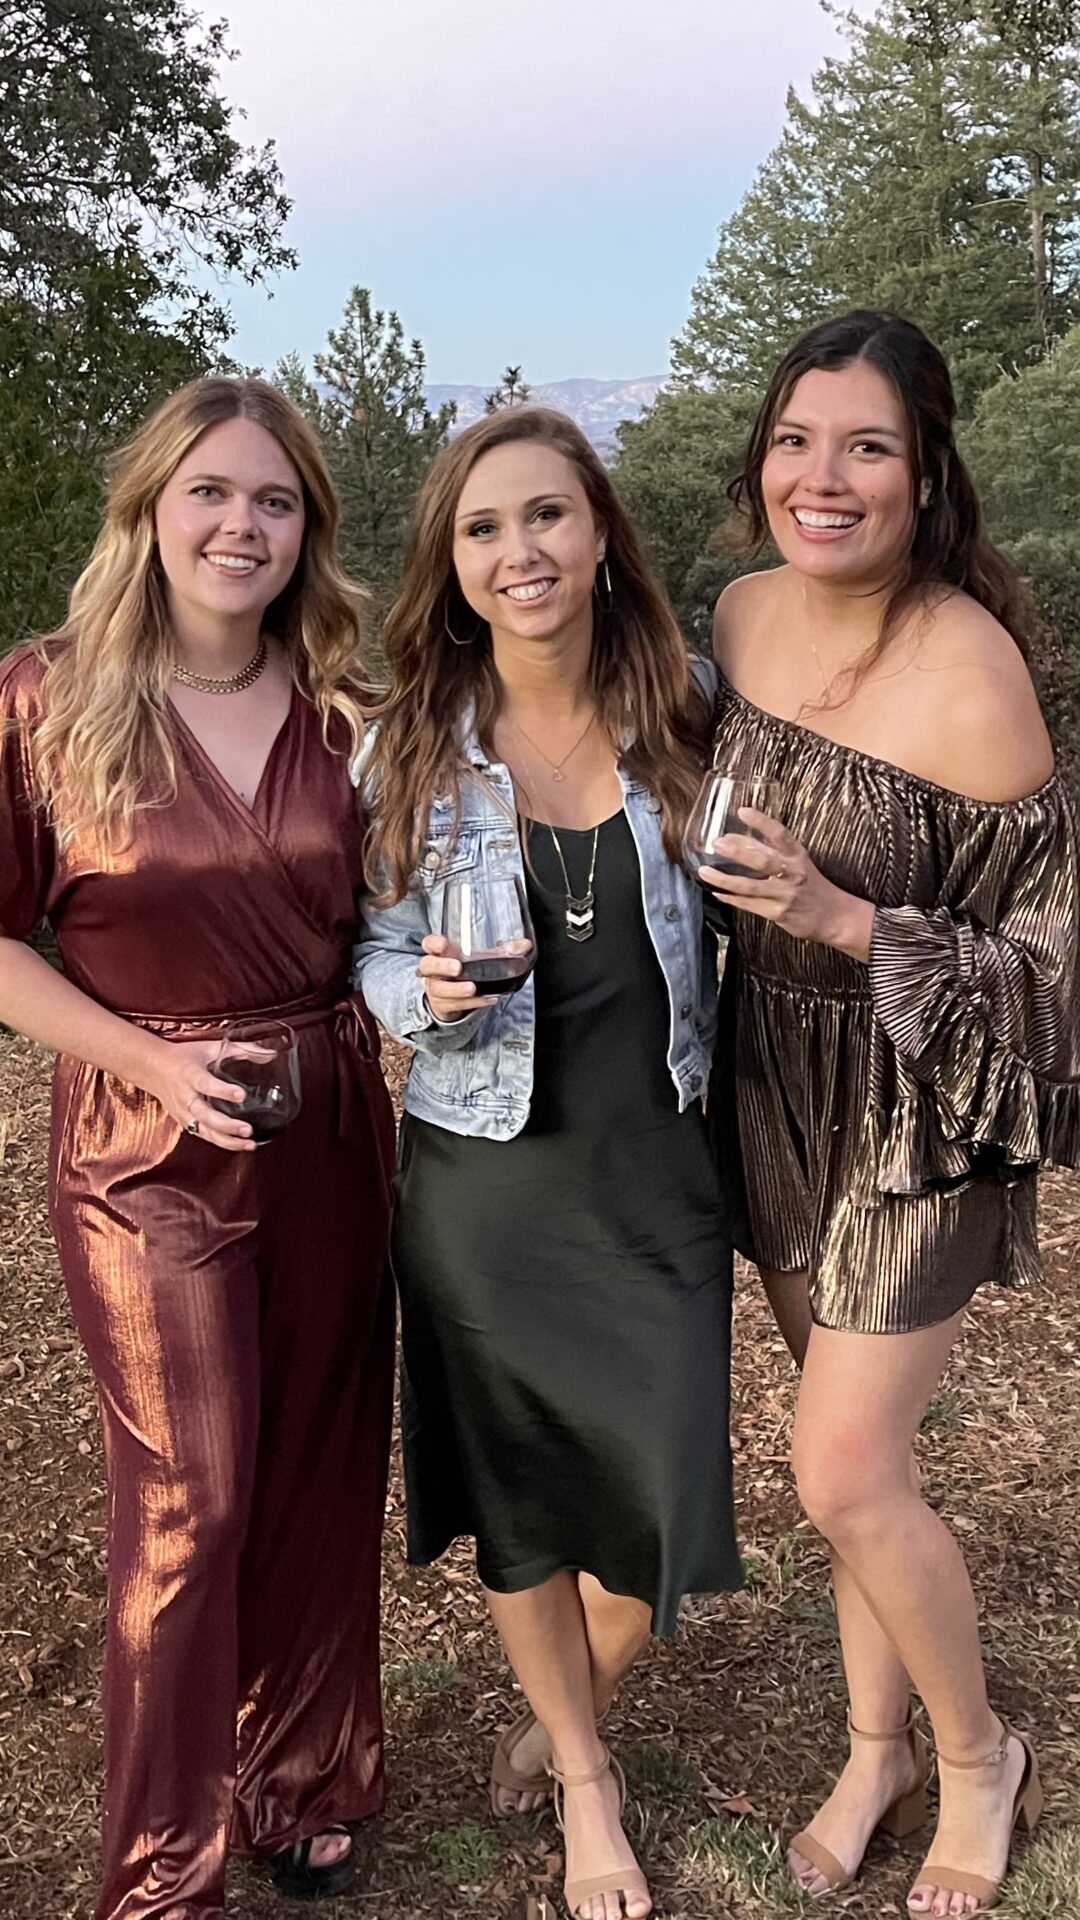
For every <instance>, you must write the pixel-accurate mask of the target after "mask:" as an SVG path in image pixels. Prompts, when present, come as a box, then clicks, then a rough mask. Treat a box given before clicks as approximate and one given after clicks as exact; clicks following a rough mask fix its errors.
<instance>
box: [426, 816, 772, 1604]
mask: <svg viewBox="0 0 1080 1920" xmlns="http://www.w3.org/2000/svg"><path fill="white" fill-rule="evenodd" d="M559 838H560V841H561V843H562V846H563V851H564V855H565V858H566V862H567V866H568V869H569V871H570V877H571V881H572V883H573V885H574V888H575V891H577V892H582V893H583V892H584V890H585V876H586V875H587V873H588V868H589V859H590V854H591V851H592V833H591V832H589V833H576V832H564V831H563V830H562V829H560V831H559ZM529 845H530V863H531V866H532V868H533V872H532V873H531V874H530V875H529V876H528V890H529V897H530V903H531V907H532V913H533V919H534V925H535V929H536V935H537V947H538V961H537V966H536V974H535V982H536V1044H535V1080H534V1089H533V1096H532V1102H531V1106H530V1114H529V1119H528V1122H527V1124H526V1126H525V1128H524V1130H523V1131H522V1132H521V1133H520V1134H519V1135H518V1136H517V1137H516V1138H514V1139H512V1140H507V1141H495V1140H487V1139H479V1138H472V1137H466V1136H464V1135H461V1134H457V1133H452V1132H450V1131H449V1130H448V1129H446V1128H443V1127H440V1126H436V1125H433V1124H431V1123H430V1122H427V1121H424V1120H419V1119H416V1118H414V1117H412V1116H409V1115H406V1118H405V1120H404V1122H403V1126H402V1139H401V1148H400V1161H399V1171H398V1176H397V1205H396V1209H395V1214H394V1229H393V1263H394V1270H395V1273H396V1276H397V1281H398V1287H399V1290H400V1297H401V1313H402V1345H403V1353H404V1372H403V1381H402V1433H403V1447H404V1459H405V1475H406V1486H407V1494H408V1545H409V1556H410V1559H412V1560H414V1561H418V1562H427V1561H431V1560H434V1559H436V1558H437V1557H438V1555H440V1554H441V1553H443V1552H444V1551H445V1549H446V1548H447V1547H448V1546H449V1545H450V1543H451V1541H452V1540H453V1539H454V1538H455V1537H456V1536H458V1535H472V1536H473V1537H474V1538H475V1541H476V1556H477V1568H478V1572H479V1574H480V1578H481V1579H482V1580H483V1581H484V1583H485V1585H486V1586H488V1587H490V1588H491V1589H493V1590H494V1591H496V1592H499V1593H516V1592H519V1591H521V1590H522V1589H525V1588H529V1587H533V1586H536V1585H538V1584H539V1583H540V1582H542V1581H544V1580H546V1579H548V1578H549V1577H550V1576H551V1575H552V1574H554V1573H556V1572H559V1571H562V1570H572V1571H581V1570H584V1571H587V1572H589V1573H591V1574H593V1575H595V1577H596V1578H597V1579H598V1580H599V1581H600V1582H601V1584H602V1585H603V1586H604V1587H606V1588H607V1589H608V1590H609V1591H610V1592H613V1593H618V1594H626V1595H632V1596H634V1597H636V1598H637V1599H639V1600H642V1601H643V1602H645V1603H646V1604H647V1605H648V1606H649V1607H650V1608H651V1609H652V1619H653V1627H654V1630H655V1631H656V1632H657V1633H670V1632H671V1631H672V1630H673V1628H674V1625H675V1618H676V1613H677V1610H678V1605H679V1601H680V1599H681V1597H682V1596H683V1595H684V1594H687V1593H711V1592H716V1591H719V1590H722V1589H727V1588H732V1587H735V1586H737V1585H738V1584H739V1580H740V1568H739V1559H738V1554H737V1551H736V1547H735V1538H734V1528H733V1521H732V1495H731V1460H730V1449H729V1439H728V1373H729V1351H730V1318H731V1280H732V1256H731V1244H730V1240H729V1238H728V1235H727V1233H726V1230H725V1225H724V1220H723V1217H722V1213H721V1205H720V1194H719V1188H718V1182H717V1179H716V1175H715V1172H714V1170H713V1166H712V1162H711V1157H710V1153H709V1147H708V1142H707V1139H706V1134H705V1128H704V1122H703V1118H702V1113H701V1110H700V1107H698V1106H694V1107H692V1108H690V1109H688V1110H687V1111H686V1112H684V1113H682V1114H680V1113H679V1111H678V1098H677V1095H676V1092H675V1088H674V1085H673V1083H672V1079H671V1075H670V1073H669V1071H668V1067H667V1063H666V1055H667V1049H668V1037H669V1011H668V1002H667V994H666V990H665V987H664V981H663V975H662V973H661V970H660V965H659V962H658V960H657V957H656V954H655V952H654V950H653V947H652V943H651V939H650V936H649V932H648V929H647V926H646V923H645V919H644V914H643V911H642V900H641V873H640V868H639V864H638V858H637V854H636V851H635V848H634V843H633V837H632V835H631V832H630V828H629V825H628V823H627V821H626V818H625V815H624V814H622V813H619V814H617V815H615V816H614V817H613V818H612V819H611V820H609V821H607V822H606V823H605V824H604V825H603V826H602V827H601V829H600V833H599V840H598V846H597V866H596V878H595V895H596V930H595V933H594V935H593V937H592V938H591V939H590V940H587V941H585V942H583V943H581V944H575V943H574V942H573V941H571V940H569V939H568V938H567V934H566V929H565V922H564V917H563V916H564V905H565V889H564V886H563V881H562V875H561V873H560V871H559V867H558V862H557V859H556V856H555V852H554V848H553V846H552V842H551V836H550V832H549V830H548V829H547V828H546V827H540V826H534V827H533V828H532V831H531V833H530V836H529Z"/></svg>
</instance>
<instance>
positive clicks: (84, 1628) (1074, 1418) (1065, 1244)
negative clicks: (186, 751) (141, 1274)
mask: <svg viewBox="0 0 1080 1920" xmlns="http://www.w3.org/2000/svg"><path fill="white" fill-rule="evenodd" d="M46 1125H47V1087H46V1076H45V1071H44V1067H43V1062H42V1056H41V1055H40V1053H39V1052H38V1051H37V1050H36V1049H34V1048H32V1047H30V1046H29V1045H27V1044H25V1043H23V1042H21V1041H13V1040H10V1039H3V1038H0V1392H2V1395H3V1420H2V1424H0V1758H2V1762H3V1764H2V1767H0V1920H88V1916H89V1914H90V1912H91V1906H92V1892H93V1873H94V1859H95V1849H96V1800H97V1788H98V1769H99V1762H100V1752H99V1741H98V1714H97V1687H98V1664H99V1653H100V1619H101V1605H102V1593H103V1538H104V1535H103V1514H102V1504H101V1494H100V1483H101V1458H100V1445H99V1439H98V1429H97V1418H96V1410H95V1406H94V1396H93V1389H92V1385H91V1381H90V1377H89V1374H88V1371H87V1368H86V1366H85V1363H84V1361H83V1359H82V1355H81V1353H80V1351H79V1348H78V1345H77V1342H76V1340H75V1336H74V1333H73V1332H72V1329H71V1325H70V1321H69V1317H68V1312H67V1306H66V1302H65V1299H64V1295H63V1290H62V1287H61V1285H60V1282H59V1278H58V1274H57V1269H56V1261H55V1256H54V1253H53V1248H52V1243H51V1241H50V1238H49V1232H48V1226H47V1222H46V1219H45V1211H44V1198H45V1194H44V1188H45V1168H44V1141H45V1132H46ZM1044 1217H1045V1240H1046V1245H1047V1249H1048V1255H1049V1265H1050V1270H1051V1276H1052V1284H1051V1285H1050V1286H1048V1287H1047V1288H1045V1289H1043V1290H1042V1291H1041V1292H1039V1293H1038V1294H1034V1295H1031V1296H1028V1297H1027V1298H1024V1299H1019V1300H1009V1299H1006V1298H1005V1297H1003V1296H1001V1295H992V1294H987V1295H986V1296H985V1297H984V1298H983V1300H982V1301H981V1302H980V1303H979V1304H978V1306H977V1307H976V1310H975V1312H974V1313H973V1315H972V1318H971V1323H970V1329H969V1332H968V1335H967V1337H966V1339H965V1341H964V1345H963V1349H962V1351H961V1353H960V1354H959V1355H958V1357H957V1360H956V1363H955V1365H954V1367H953V1369H952V1372H951V1374H950V1377H949V1379H948V1381H947V1382H946V1384H945V1386H944V1387H943V1390H942V1392H941V1393H940V1394H939V1395H938V1397H937V1399H936V1400H935V1402H934V1404H933V1406H932V1407H931V1409H930V1414H929V1416H928V1419H927V1423H926V1431H925V1433H924V1436H923V1439H922V1441H921V1443H920V1444H921V1451H922V1464H923V1470H924V1474H925V1479H926V1485H927V1487H928V1490H929V1494H930V1497H931V1498H932V1499H933V1500H934V1502H935V1504H940V1505H941V1506H942V1509H943V1510H944V1511H945V1512H946V1513H947V1514H948V1516H949V1518H950V1519H951V1521H952V1524H953V1525H954V1526H955V1527H956V1528H957V1529H958V1530H959V1532H960V1534H961V1536H962V1538H963V1541H964V1545H965V1547H966V1549H967V1550H968V1552H969V1554H970V1558H971V1564H972V1567H973V1571H974V1574H975V1579H976V1584H977V1588H978V1591H979V1595H980V1598H981V1601H982V1605H983V1613H984V1619H985V1623H986V1640H987V1647H988V1654H989V1659H990V1664H991V1673H992V1687H993V1694H994V1698H995V1700H996V1701H997V1703H998V1704H999V1705H1000V1706H1001V1707H1002V1708H1003V1709H1005V1710H1006V1711H1007V1712H1008V1713H1009V1714H1010V1715H1011V1716H1013V1717H1015V1718H1016V1719H1017V1720H1018V1721H1019V1722H1020V1723H1021V1724H1022V1725H1023V1726H1025V1727H1026V1728H1029V1729H1030V1731H1031V1733H1032V1734H1033V1736H1034V1737H1035V1739H1036V1742H1037V1744H1038V1746H1039V1749H1040V1753H1041V1755H1042V1758H1043V1763H1044V1767H1045V1772H1046V1776H1047V1787H1048V1797H1049V1816H1048V1819H1047V1822H1046V1826H1045V1829H1044V1830H1043V1831H1042V1833H1041V1835H1040V1837H1039V1838H1038V1840H1037V1841H1036V1843H1035V1844H1034V1845H1033V1846H1031V1847H1030V1848H1029V1849H1028V1850H1027V1852H1026V1855H1024V1856H1022V1859H1023V1865H1022V1867H1021V1869H1020V1871H1019V1873H1018V1874H1017V1875H1016V1876H1015V1878H1014V1887H1015V1892H1014V1895H1013V1897H1012V1898H1010V1901H1009V1904H1008V1906H1007V1907H1003V1908H1002V1909H1001V1911H1002V1914H1003V1916H1006V1917H1007V1916H1010V1915H1011V1916H1013V1920H1054V1917H1055V1916H1058V1915H1061V1916H1062V1917H1063V1920H1064V1916H1066V1915H1067V1916H1069V1920H1076V1915H1077V1913H1080V1609H1078V1604H1077V1596H1078V1591H1080V1559H1078V1553H1077V1540H1078V1538H1080V1178H1078V1177H1073V1176H1069V1177H1065V1176H1054V1177H1052V1178H1051V1179H1049V1180H1048V1181H1047V1182H1046V1187H1045V1207H1044ZM736 1354H737V1375H736V1390H735V1432H736V1443H737V1458H738V1464H739V1493H740V1509H741V1512H740V1522H741V1534H742V1541H743V1547H744V1552H745V1554H746V1559H747V1566H748V1581H749V1583H748V1587H747V1590H746V1592H745V1593H743V1594H741V1595H740V1596H738V1598H736V1599H734V1600H731V1599H728V1600H724V1601H721V1602H719V1603H716V1604H714V1605H712V1606H705V1607H702V1608H700V1609H699V1610H698V1611H697V1612H695V1613H694V1614H692V1615H691V1616H690V1617H689V1618H687V1619H686V1620H685V1622H684V1623H683V1624H682V1625H681V1627H680V1631H679V1635H678V1638H677V1640H676V1641H675V1642H674V1643H672V1644H670V1645H667V1646H664V1647H661V1648H660V1650H659V1651H658V1652H657V1653H656V1655H655V1656H654V1657H653V1658H652V1659H651V1660H650V1661H649V1662H648V1664H647V1665H645V1666H644V1667H643V1668H642V1669H641V1671H640V1673H638V1674H637V1675H635V1676H634V1678H633V1680H632V1683H631V1685H630V1686H629V1688H628V1689H627V1693H626V1697H625V1700H624V1701H623V1702H622V1703H621V1704H620V1706H619V1708H618V1711H617V1713H616V1714H615V1715H613V1716H612V1721H611V1723H610V1734H611V1738H612V1741H613V1744H614V1745H615V1746H616V1747H617V1749H618V1752H619V1754H620V1756H621V1757H622V1759H623V1760H624V1763H625V1764H626V1767H627V1772H628V1774H629V1776H630V1781H631V1794H632V1803H633V1809H634V1811H633V1815H632V1821H631V1829H632V1832H633V1834H634V1837H635V1840H636V1842H637V1843H638V1844H639V1845H640V1848H641V1852H642V1857H643V1861H644V1863H645V1865H646V1866H647V1868H648V1871H649V1875H650V1880H651V1884H652V1887H653V1892H654V1897H655V1899H656V1910H657V1914H658V1915H662V1916H668V1920H705V1917H706V1916H709V1917H710V1920H711V1916H721V1915H732V1916H737V1920H774V1917H775V1916H778V1915H786V1914H796V1913H802V1912H804V1911H805V1912H807V1913H808V1912H809V1911H810V1908H809V1906H808V1905H807V1904H805V1903H803V1902H802V1901H801V1900H800V1899H799V1898H798V1897H797V1896H796V1895H795V1894H794V1893H793V1892H792V1891H791V1890H790V1889H789V1887H788V1884H787V1882H786V1881H785V1879H784V1877H783V1876H782V1874H781V1873H779V1872H778V1871H777V1868H776V1835H777V1833H778V1832H784V1833H789V1832H790V1831H791V1830H792V1828H793V1827H794V1826H795V1825H796V1824H797V1823H799V1822H800V1821H801V1820H802V1819H803V1818H805V1817H806V1816H807V1815H808V1814H809V1813H810V1812H811V1811H812V1809H813V1806H814V1803H815V1800H816V1799H818V1798H820V1796H821V1794H822V1790H823V1786H824V1783H825V1781H826V1779H827V1778H828V1776H829V1774H830V1772H831V1770H833V1769H834V1768H835V1767H836V1766H837V1764H838V1762H839V1758H840V1733H841V1728H842V1724H843V1705H842V1693H841V1687H840V1678H839V1663H838V1657H837V1647H836V1637H835V1633H834V1630H833V1625H832V1620H831V1615H830V1612H829V1608H828V1605H827V1599H826V1592H825V1571H824V1556H823V1553H822V1550H821V1547H820V1545H819V1543H818V1541H817V1540H816V1538H815V1537H814V1536H813V1535H812V1534H811V1533H810V1532H809V1530H808V1529H807V1528H806V1526H805V1525H804V1524H802V1523H801V1522H800V1519H799V1514H798V1509H797V1506H796V1503H795V1499H794V1496H793V1492H792V1487H791V1479H790V1474H789V1472H788V1468H787V1464H786V1445H787V1430H788V1423H789V1418H790V1411H791V1403H792V1375H791V1369H790V1367H789V1365H788V1363H787V1361H786V1358H785V1355H784V1352H783V1350H782V1348H781V1344H780V1342H779V1340H778V1338H777V1336H776V1335H775V1333H774V1332H773V1331H772V1328H771V1324H770V1322H769V1320H768V1317H767V1315H766V1313H765V1312H764V1310H763V1307H762V1303H761V1300H760V1297H759V1294H758V1291H757V1288H756V1286H755V1285H754V1283H753V1281H752V1280H751V1278H750V1277H749V1276H748V1275H744V1277H743V1283H742V1286H741V1289H740V1294H739V1301H738V1325H737V1330H736ZM402 1531H403V1529H402V1511H401V1492H400V1486H399V1485H398V1484H397V1483H396V1482H395V1485H394V1487H393V1489H392V1495H391V1506H390V1514H389V1529H388V1538H387V1549H386V1610H385V1656H386V1661H387V1692H388V1708H389V1742H390V1749H389V1755H388V1759H389V1767H390V1776H391V1794H392V1798H391V1802H390V1806H389V1808H388V1810H387V1812H386V1814H385V1815H384V1816H383V1817H382V1818H381V1819H380V1820H378V1821H375V1822H372V1824H371V1826H370V1827H369V1828H368V1829H367V1830H366V1831H365V1832H364V1833H363V1835H362V1841H361V1845H362V1850H363V1855H364V1859H365V1871H364V1877H363V1881H362V1884H361V1887H360V1889H359V1891H358V1892H357V1893H356V1894H354V1895H353V1896H352V1897H351V1898H350V1899H349V1900H347V1901H346V1900H342V1901H336V1902H327V1903H325V1904H322V1905H320V1907H319V1913H320V1915H322V1916H325V1920H421V1916H423V1920H481V1916H483V1920H545V1902H544V1895H545V1890H546V1893H547V1896H548V1899H547V1913H548V1914H549V1915H551V1916H552V1920H554V1915H555V1914H562V1913H563V1912H564V1909H563V1908H562V1906H561V1903H560V1902H558V1901H557V1900H555V1899H554V1898H552V1895H553V1892H554V1889H556V1888H557V1884H558V1879H557V1876H558V1870H559V1865H560V1862H559V1858H558V1852H557V1845H556V1842H557V1835H556V1833H555V1830H554V1828H553V1826H552V1823H551V1821H550V1819H549V1818H547V1817H544V1816H537V1817H533V1818H530V1819H525V1820H520V1821H515V1822H511V1823H508V1824H503V1825H500V1826H495V1825H494V1824H493V1823H492V1822H491V1820H490V1819H489V1817H488V1813H487V1801H486V1795H485V1792H484V1780H485V1777H486V1768H487V1762H488V1757H489V1752H490V1744H491V1740H492V1738H493V1736H494V1734H495V1732H496V1730H497V1729H498V1727H499V1726H500V1725H501V1724H503V1723H505V1720H506V1718H507V1714H508V1708H509V1702H510V1689H509V1687H508V1685H507V1680H506V1674H505V1670H504V1668H503V1664H502V1662H501V1660H500V1658H499V1655H498V1653H497V1650H496V1648H495V1647H494V1645H493V1642H492V1636H491V1634H490V1632H489V1630H488V1627H487V1625H486V1622H485V1620H484V1616H483V1613H482V1610H481V1608H480V1606H479V1605H478V1601H477V1591H476V1587H475V1585H474V1582H473V1580H472V1577H471V1570H470V1564H469V1556H468V1553H467V1552H466V1551H465V1550H464V1549H462V1550H459V1551H458V1553H457V1554H456V1555H455V1557H454V1558H453V1559H452V1560H448V1561H446V1562H445V1563H443V1564H442V1565H441V1566H440V1567H439V1568H438V1569H437V1570H434V1571H431V1572H427V1573H423V1574H413V1573H410V1572H409V1571H408V1570H407V1569H406V1568H405V1566H404V1565H403V1559H402ZM917 1859H918V1853H917V1849H916V1848H915V1847H910V1846H907V1847H904V1848H897V1847H895V1846H894V1845H893V1844H892V1843H890V1842H887V1841H876V1842H875V1843H874V1845H873V1848H872V1851H871V1856H870V1863H869V1866H868V1869H867V1871H866V1873H865V1875H864V1876H863V1878H862V1880H861V1881H860V1883H859V1885H858V1888H857V1889H855V1890H853V1891H852V1892H851V1893H850V1894H849V1895H847V1896H845V1897H844V1898H842V1899H841V1900H840V1901H837V1902H833V1903H831V1905H830V1908H829V1911H830V1912H831V1913H837V1912H842V1913H844V1914H850V1915H858V1916H865V1917H867V1920H868V1917H869V1916H871V1915H873V1916H875V1920H877V1916H881V1915H894V1914H895V1915H899V1914H902V1913H903V1894H904V1890H905V1886H906V1884H907V1876H908V1874H909V1870H910V1869H913V1868H914V1867H915V1865H916V1864H917ZM289 1911H293V1909H290V1908H287V1907H285V1906H284V1905H283V1903H282V1902H281V1901H280V1900H278V1899H277V1898H276V1897H275V1896H273V1895H272V1894H271V1893H269V1892H268V1891H267V1890H266V1888H265V1886H264V1885H263V1883H262V1882H261V1881H260V1879H259V1877H258V1875H257V1874H256V1873H255V1872H254V1871H253V1870H251V1869H248V1868H239V1869H238V1870H237V1872H236V1874H235V1876H234V1880H233V1884H232V1888H231V1898H230V1908H229V1912H230V1916H232V1915H236V1916H237V1920H241V1917H242V1920H271V1916H276V1917H277V1920H280V1917H281V1916H282V1915H283V1914H284V1913H286V1912H289ZM295 1911H297V1912H298V1913H299V1912H301V1911H303V1909H300V1908H297V1909H295Z"/></svg>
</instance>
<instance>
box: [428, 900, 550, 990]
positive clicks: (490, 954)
mask: <svg viewBox="0 0 1080 1920" xmlns="http://www.w3.org/2000/svg"><path fill="white" fill-rule="evenodd" d="M442 931H443V933H444V934H445V936H446V938H447V940H448V941H449V943H450V945H449V951H450V954H451V955H452V956H453V957H454V959H456V960H460V961H461V977H462V979H463V980H475V982H476V988H477V992H478V993H482V994H487V993H516V992H517V990H518V988H519V987H521V986H523V985H524V984H525V981H526V980H527V979H528V977H529V975H530V973H531V972H532V970H533V967H534V965H535V964H536V935H535V933H534V932H533V924H532V917H531V915H530V913H529V902H528V900H527V899H526V896H525V888H524V887H523V885H522V883H521V881H520V880H519V879H518V877H517V875H516V874H510V875H507V876H506V877H505V878H488V877H486V876H485V877H484V878H483V879H478V878H477V877H476V876H475V875H474V874H453V875H451V877H450V879H449V880H448V881H447V883H446V891H445V894H444V896H443V914H442Z"/></svg>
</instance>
